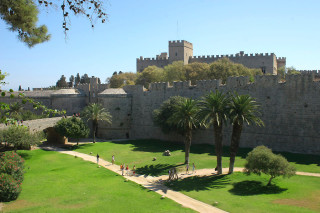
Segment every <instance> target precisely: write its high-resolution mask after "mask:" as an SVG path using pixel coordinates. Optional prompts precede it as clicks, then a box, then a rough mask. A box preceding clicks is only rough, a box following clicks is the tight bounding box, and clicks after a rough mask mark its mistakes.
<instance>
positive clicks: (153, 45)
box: [0, 0, 320, 90]
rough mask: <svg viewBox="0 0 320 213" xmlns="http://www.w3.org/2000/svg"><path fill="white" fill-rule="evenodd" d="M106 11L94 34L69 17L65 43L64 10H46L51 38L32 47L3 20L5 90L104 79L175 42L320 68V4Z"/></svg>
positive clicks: (173, 1) (133, 5) (187, 4)
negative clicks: (269, 55) (106, 16)
mask: <svg viewBox="0 0 320 213" xmlns="http://www.w3.org/2000/svg"><path fill="white" fill-rule="evenodd" d="M105 8H106V11H107V13H108V14H109V20H108V21H107V22H106V23H105V24H96V27H95V29H94V30H92V29H91V27H90V23H89V22H88V21H87V20H86V19H85V18H80V17H72V19H71V22H72V26H71V27H70V32H69V34H68V39H67V40H65V38H64V33H63V30H62V28H61V26H62V16H61V11H60V9H49V10H47V11H42V12H41V16H40V18H39V24H46V25H47V26H48V28H49V32H50V34H51V35H52V39H51V40H50V41H49V42H47V43H43V44H39V45H37V46H36V47H34V48H32V49H29V48H28V47H27V46H26V45H25V44H23V43H21V42H19V41H18V39H17V38H16V34H15V33H12V32H10V31H8V30H7V28H8V26H6V25H5V24H4V22H3V21H2V20H0V69H1V70H2V72H7V73H9V76H8V77H7V78H6V82H9V84H8V85H6V86H2V89H9V88H13V89H14V90H17V89H18V86H19V85H22V88H25V89H26V88H27V87H30V88H33V87H48V86H51V85H55V83H56V81H57V80H58V79H59V78H60V76H61V75H65V76H66V77H67V79H68V78H69V77H70V75H72V74H73V75H76V74H77V73H80V75H83V74H84V73H87V74H88V75H89V76H97V77H100V79H101V81H103V82H104V81H105V80H106V78H107V77H110V76H111V75H112V73H113V72H114V71H120V70H121V71H125V72H128V71H131V72H135V71H136V58H138V57H139V56H144V57H155V55H156V54H159V53H160V52H167V49H168V41H169V40H178V39H179V40H187V41H189V42H192V43H193V47H194V55H218V54H219V55H220V54H235V53H237V52H239V51H240V50H243V51H245V52H246V53H271V52H273V53H275V54H276V55H277V57H287V66H294V67H296V68H297V69H320V54H319V51H320V13H319V11H320V1H319V0H304V1H302V0H288V1H285V0H283V1H281V0H268V1H257V0H250V1H249V0H241V1H239V0H162V1H150V0H149V1H147V0H136V1H132V0H109V1H108V2H107V4H105Z"/></svg>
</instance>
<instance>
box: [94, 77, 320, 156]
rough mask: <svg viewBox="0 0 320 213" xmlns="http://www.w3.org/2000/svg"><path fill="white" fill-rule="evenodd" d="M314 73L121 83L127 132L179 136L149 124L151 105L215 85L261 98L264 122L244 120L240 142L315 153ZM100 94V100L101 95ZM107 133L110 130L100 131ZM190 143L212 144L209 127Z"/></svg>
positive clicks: (318, 147)
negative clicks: (147, 84)
mask: <svg viewBox="0 0 320 213" xmlns="http://www.w3.org/2000/svg"><path fill="white" fill-rule="evenodd" d="M319 73H320V71H319V72H317V73H316V74H317V75H319ZM314 76H315V74H314V73H311V74H310V73H309V74H302V75H288V76H287V79H286V81H285V82H280V79H279V78H278V76H276V75H271V76H268V75H263V76H256V79H255V82H254V83H249V79H248V77H230V78H228V79H227V82H226V84H225V85H222V84H221V81H220V80H209V81H198V82H197V84H196V85H191V84H190V82H174V83H173V85H172V86H170V85H169V84H168V83H154V84H151V87H150V89H149V90H147V91H146V90H145V89H144V88H143V87H142V86H139V85H136V86H126V87H124V90H125V91H126V92H127V94H130V95H131V97H130V98H131V101H132V105H131V107H132V110H131V116H130V117H131V119H130V122H131V123H130V128H129V129H130V131H129V135H130V138H134V139H138V138H139V139H141V138H145V139H148V138H155V139H163V140H182V138H181V136H178V135H165V134H163V133H162V132H161V131H160V129H159V128H158V127H156V126H155V125H154V124H153V121H152V112H153V110H154V109H157V108H159V106H160V105H161V103H162V102H163V101H165V100H167V99H168V98H169V97H171V96H175V95H180V96H185V97H192V98H195V99H198V98H200V97H201V96H203V95H205V94H207V93H209V92H210V91H215V90H217V89H218V90H220V91H223V92H227V91H231V92H237V93H239V94H249V95H251V96H252V97H254V98H256V100H257V102H258V103H260V104H261V111H262V120H263V121H264V123H265V127H256V126H250V127H247V126H245V127H244V130H243V133H242V136H241V146H242V147H255V146H258V145H262V144H263V145H266V146H268V147H270V148H272V149H273V150H276V151H288V152H298V153H313V154H320V135H319V133H320V119H319V117H320V96H319V94H320V81H314V80H315V78H314ZM99 99H100V100H101V101H102V100H105V98H104V97H100V98H99ZM128 103H129V101H128ZM105 107H107V106H105ZM123 119H124V118H123ZM105 131H109V130H108V129H105ZM231 131H232V130H231V126H230V125H229V126H227V127H226V128H225V129H224V136H225V140H224V145H229V144H230V136H231ZM108 134H112V133H107V132H106V133H105V135H106V136H107V135H108ZM193 143H194V144H201V143H208V144H213V130H212V129H208V130H200V131H197V132H196V133H195V135H194V137H193Z"/></svg>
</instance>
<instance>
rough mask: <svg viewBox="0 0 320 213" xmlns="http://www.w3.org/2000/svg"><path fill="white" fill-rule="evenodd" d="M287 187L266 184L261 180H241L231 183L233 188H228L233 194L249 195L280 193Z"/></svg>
mask: <svg viewBox="0 0 320 213" xmlns="http://www.w3.org/2000/svg"><path fill="white" fill-rule="evenodd" d="M286 190H288V189H286V188H281V187H279V186H276V185H271V186H266V184H265V183H262V182H261V181H248V180H246V181H241V182H237V183H234V184H233V188H232V189H230V190H229V192H231V193H232V194H234V195H239V196H250V195H260V194H280V193H282V192H284V191H286Z"/></svg>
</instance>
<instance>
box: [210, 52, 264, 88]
mask: <svg viewBox="0 0 320 213" xmlns="http://www.w3.org/2000/svg"><path fill="white" fill-rule="evenodd" d="M255 75H262V72H261V70H259V69H249V68H247V67H245V66H243V65H242V64H236V63H233V62H232V61H230V59H228V58H222V59H219V60H217V61H215V62H213V63H211V64H210V69H209V72H208V78H209V79H221V80H222V83H225V82H226V80H227V78H228V77H230V76H249V77H250V80H251V81H253V76H255Z"/></svg>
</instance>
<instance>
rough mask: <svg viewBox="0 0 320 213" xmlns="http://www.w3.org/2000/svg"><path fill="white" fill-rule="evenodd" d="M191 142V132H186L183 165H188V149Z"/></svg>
mask: <svg viewBox="0 0 320 213" xmlns="http://www.w3.org/2000/svg"><path fill="white" fill-rule="evenodd" d="M191 140H192V130H187V132H186V137H185V139H184V145H185V150H184V151H185V161H184V163H185V164H188V163H189V153H190V147H191Z"/></svg>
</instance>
